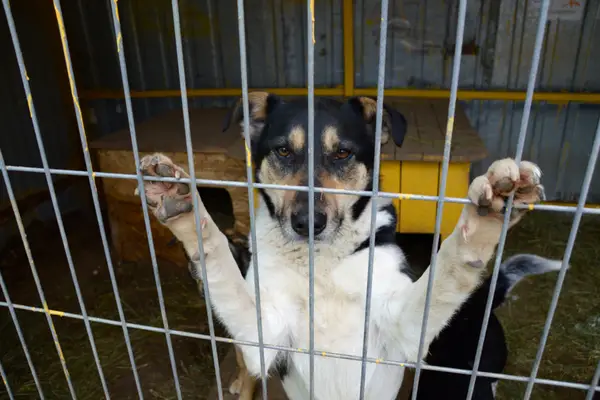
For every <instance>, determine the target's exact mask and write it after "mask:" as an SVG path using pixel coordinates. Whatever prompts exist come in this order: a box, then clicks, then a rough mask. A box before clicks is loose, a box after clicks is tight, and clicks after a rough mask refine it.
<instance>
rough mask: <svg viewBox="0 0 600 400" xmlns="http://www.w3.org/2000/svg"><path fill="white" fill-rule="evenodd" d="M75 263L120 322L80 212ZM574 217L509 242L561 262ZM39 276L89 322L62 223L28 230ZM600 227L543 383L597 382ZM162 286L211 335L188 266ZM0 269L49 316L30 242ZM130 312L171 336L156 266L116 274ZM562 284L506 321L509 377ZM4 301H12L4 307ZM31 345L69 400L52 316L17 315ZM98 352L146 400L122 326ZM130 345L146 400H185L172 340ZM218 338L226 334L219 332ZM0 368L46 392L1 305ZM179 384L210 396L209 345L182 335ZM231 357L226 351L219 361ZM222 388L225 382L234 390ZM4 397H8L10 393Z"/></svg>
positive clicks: (527, 298)
mask: <svg viewBox="0 0 600 400" xmlns="http://www.w3.org/2000/svg"><path fill="white" fill-rule="evenodd" d="M65 224H66V230H67V232H68V234H69V244H70V248H71V252H72V254H73V262H74V265H75V268H76V270H77V276H78V278H79V284H80V286H81V290H82V293H83V295H84V299H85V304H86V306H87V311H88V313H89V314H90V315H92V316H95V317H102V318H109V319H113V320H118V314H117V309H116V306H115V298H114V295H113V292H112V288H111V284H110V278H109V275H108V270H107V266H106V262H105V257H104V253H103V249H102V246H101V244H100V238H99V234H98V228H97V225H96V222H95V220H93V219H90V218H88V217H86V216H83V215H79V214H75V215H70V216H66V217H65ZM569 228H570V219H569V218H568V217H567V216H563V215H560V214H548V213H544V214H541V213H539V214H538V215H532V216H530V217H529V218H527V219H526V220H525V221H524V223H523V224H521V225H520V226H519V227H517V228H516V229H515V230H514V231H513V232H511V234H510V236H509V240H508V243H507V248H506V255H507V256H508V255H509V254H514V253H516V252H525V251H526V252H533V253H536V254H540V255H543V256H550V257H558V258H560V257H561V256H562V252H563V251H564V247H565V243H566V239H567V236H568V233H569ZM27 232H28V237H29V240H30V243H31V245H32V251H33V256H34V260H35V262H36V267H37V269H38V271H39V274H40V279H41V282H42V285H43V289H44V291H45V295H46V299H47V303H48V305H49V307H50V308H51V309H55V310H62V311H67V312H72V313H77V314H79V313H80V309H79V306H78V303H77V299H76V296H75V291H74V288H73V284H72V280H71V277H70V273H69V269H68V264H67V260H66V258H65V255H64V249H63V245H62V243H61V240H60V237H59V234H58V230H57V228H56V227H55V226H54V225H53V224H48V225H46V226H44V225H42V224H38V225H32V226H30V227H29V228H28V229H27ZM598 238H600V219H598V218H592V217H585V218H584V219H583V222H582V226H581V230H580V233H579V236H578V241H577V243H576V246H575V251H574V254H573V259H572V269H571V271H569V273H568V274H567V278H566V281H565V286H564V290H563V293H562V296H561V301H560V303H559V307H558V310H557V314H556V317H555V320H554V321H555V322H554V324H553V330H552V333H551V335H550V338H549V340H548V346H547V349H546V351H545V353H544V362H543V364H542V367H541V369H540V372H539V377H542V378H549V379H561V380H569V381H575V382H585V383H587V382H589V381H590V380H591V377H592V374H593V371H594V368H595V365H596V363H597V362H598V360H599V359H600V296H598V289H597V287H598V283H599V282H600V268H598V265H597V260H599V259H600V246H598V243H599V242H598V240H599V239H598ZM402 244H403V248H404V249H405V251H406V252H407V253H408V258H409V261H411V262H412V263H414V264H417V265H421V264H423V263H425V265H426V264H427V263H428V260H429V254H428V252H429V251H430V248H431V237H430V236H416V237H403V238H402ZM158 264H159V265H158V266H159V271H160V278H161V281H162V287H163V292H164V298H165V306H166V309H167V312H168V321H169V324H170V327H171V328H172V329H179V330H185V331H190V332H197V333H204V334H208V323H207V318H206V309H205V305H204V302H203V301H202V300H201V299H200V298H199V296H198V292H197V289H196V286H195V283H194V282H193V281H192V280H191V279H190V277H189V275H188V271H187V269H186V266H184V265H174V264H172V263H169V262H167V261H164V260H159V263H158ZM0 268H1V271H2V274H3V276H4V279H5V281H6V283H7V286H8V288H9V292H10V296H11V299H12V301H13V302H15V303H18V304H25V305H31V306H36V307H40V306H41V302H40V299H39V296H38V294H37V291H36V288H35V285H34V282H33V279H32V275H31V272H30V268H29V265H28V262H27V258H26V257H25V253H24V251H23V246H22V244H21V242H20V239H18V238H17V239H15V241H14V243H12V244H11V246H10V250H7V251H3V253H2V255H1V257H0ZM115 272H116V276H117V281H118V285H119V290H120V295H121V300H122V304H123V307H124V311H125V315H126V318H127V320H128V322H132V323H139V324H146V325H152V326H156V327H162V319H161V315H160V309H159V304H158V297H157V292H156V284H155V281H154V276H153V270H152V265H151V263H137V264H122V265H115ZM555 279H556V275H555V274H550V275H548V276H542V277H536V278H533V279H530V280H527V281H525V282H523V283H522V284H521V285H520V286H518V287H517V289H516V290H515V292H514V294H513V296H512V298H511V299H510V300H509V301H508V303H507V304H506V305H505V306H504V307H502V309H501V310H500V312H499V314H500V315H501V319H502V321H503V324H504V327H505V330H506V334H507V340H508V345H509V350H510V355H509V363H508V366H507V368H506V371H505V372H506V373H509V374H523V375H528V373H529V369H530V367H531V364H532V362H533V359H534V358H535V353H536V350H537V344H538V343H539V337H540V334H541V331H542V328H543V325H544V321H545V318H546V313H547V310H548V306H549V303H550V298H551V295H552V290H553V288H554V284H555ZM2 300H4V299H2ZM17 316H18V319H19V322H20V324H21V327H22V329H23V331H24V335H25V340H26V342H27V344H28V346H29V350H30V352H31V356H32V359H33V362H34V365H35V366H36V370H37V373H38V376H39V377H40V380H41V384H42V387H43V390H44V392H45V395H46V397H47V398H49V399H64V398H69V397H70V396H69V394H68V389H67V385H66V381H65V378H64V375H63V372H62V369H61V367H60V362H59V358H58V356H57V352H56V349H55V347H54V344H53V342H52V339H51V336H50V332H49V329H48V325H47V322H46V319H45V317H44V315H43V314H40V313H33V312H29V311H17ZM53 321H54V324H55V326H56V331H57V334H58V337H59V340H60V344H61V346H62V349H63V352H64V357H65V360H66V363H67V365H68V368H69V372H70V374H71V377H72V380H73V385H74V387H75V390H76V392H77V396H78V398H80V399H100V398H102V397H103V396H102V389H101V386H100V380H99V378H98V373H97V370H96V366H95V363H94V361H93V358H92V355H91V349H90V344H89V341H88V339H87V335H86V332H85V329H84V325H83V323H82V321H80V320H76V319H71V318H66V317H63V318H61V317H54V318H53ZM92 328H93V332H94V336H95V339H96V346H97V348H98V352H99V355H100V359H101V362H102V366H103V370H104V373H105V375H106V378H107V381H108V387H109V391H110V393H111V395H112V397H113V398H115V399H130V398H131V399H133V398H137V393H136V391H135V385H134V381H133V376H132V373H131V367H130V362H129V359H128V356H127V351H126V347H125V343H124V339H123V332H122V329H121V327H119V326H108V325H105V324H99V323H92ZM129 333H130V336H131V342H132V346H133V351H134V354H135V358H136V363H137V366H138V369H139V374H140V380H141V385H142V387H143V390H144V394H145V397H146V398H150V399H172V398H175V394H174V393H175V392H174V386H173V375H172V372H171V366H170V363H169V360H168V357H167V354H168V353H167V346H166V339H165V335H164V334H162V333H155V332H148V331H143V330H139V329H130V331H129ZM216 333H217V335H220V336H224V335H225V332H224V330H223V328H222V327H221V326H220V325H218V324H217V325H216ZM0 338H1V341H0V360H1V361H2V365H3V366H4V368H5V370H6V371H7V374H8V381H9V382H10V385H11V387H12V389H13V392H15V394H16V395H17V398H27V399H29V398H36V397H37V392H36V389H35V385H34V382H33V379H32V376H31V373H30V371H29V368H28V366H27V363H26V360H25V357H24V355H23V351H22V349H21V346H20V344H19V341H18V338H17V335H16V333H15V329H14V326H13V323H12V320H11V318H10V315H9V313H8V310H7V308H5V307H0ZM172 339H173V345H174V350H175V357H176V360H177V369H178V376H179V380H180V384H181V388H182V391H183V397H184V398H206V397H207V393H208V392H209V389H210V388H211V387H212V386H213V385H214V371H213V359H212V353H211V345H210V342H208V341H205V340H198V339H192V338H182V337H177V336H172ZM230 349H231V345H229V344H220V345H218V351H219V357H220V358H221V359H222V358H223V357H224V355H225V354H226V353H227V352H228V351H229V350H230ZM224 384H227V382H225V383H224ZM524 389H525V384H521V383H515V382H502V383H500V385H499V387H498V390H499V396H498V398H499V399H515V398H520V397H522V394H523V390H524ZM0 398H2V399H4V398H8V396H7V395H6V393H5V392H4V387H2V389H0ZM532 398H534V399H544V400H551V399H566V398H573V399H579V398H581V399H583V398H584V393H583V392H581V391H577V390H572V389H562V388H555V387H551V386H546V385H537V386H536V389H535V390H534V394H533V397H532Z"/></svg>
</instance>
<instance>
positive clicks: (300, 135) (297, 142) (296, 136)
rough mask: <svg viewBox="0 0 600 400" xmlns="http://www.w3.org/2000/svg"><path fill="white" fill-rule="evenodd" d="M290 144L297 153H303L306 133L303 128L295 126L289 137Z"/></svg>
mask: <svg viewBox="0 0 600 400" xmlns="http://www.w3.org/2000/svg"><path fill="white" fill-rule="evenodd" d="M289 138H290V144H291V146H292V148H293V149H294V150H295V151H301V150H302V149H303V148H304V138H305V132H304V129H303V128H302V127H301V126H295V127H293V128H292V131H291V132H290V135H289Z"/></svg>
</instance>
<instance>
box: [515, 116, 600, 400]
mask: <svg viewBox="0 0 600 400" xmlns="http://www.w3.org/2000/svg"><path fill="white" fill-rule="evenodd" d="M599 151H600V119H599V120H598V127H597V128H596V137H595V138H594V144H593V145H592V152H591V154H590V160H589V162H588V165H587V169H586V171H585V176H584V178H583V184H582V185H581V194H580V196H579V201H578V202H577V211H576V212H575V216H574V217H573V225H572V226H571V232H570V233H569V239H568V241H567V248H566V249H565V255H564V257H563V261H562V265H561V268H560V272H559V274H558V278H557V281H556V287H555V289H554V293H553V295H552V301H551V302H550V310H549V311H548V317H547V318H546V324H545V325H544V331H543V333H542V338H541V340H540V345H539V347H538V351H537V354H536V356H535V361H534V362H533V367H532V369H531V375H530V377H529V382H528V383H527V389H526V390H525V397H524V399H525V400H527V399H529V397H530V396H531V392H532V391H533V385H534V384H535V378H536V376H537V373H538V370H539V368H540V364H541V362H542V355H543V354H544V348H545V347H546V341H547V340H548V335H549V334H550V327H551V325H552V319H553V318H554V312H555V311H556V307H557V305H558V297H559V296H560V291H561V289H562V285H563V283H564V280H565V275H566V274H567V267H568V265H569V260H570V258H571V253H572V252H573V247H574V246H575V239H576V238H577V232H578V230H579V223H580V222H581V217H582V216H583V208H584V206H585V201H586V199H587V195H588V192H589V190H590V184H591V183H592V177H593V176H594V170H595V168H596V161H597V160H598V152H599Z"/></svg>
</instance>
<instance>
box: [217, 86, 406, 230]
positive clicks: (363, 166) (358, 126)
mask: <svg viewBox="0 0 600 400" xmlns="http://www.w3.org/2000/svg"><path fill="white" fill-rule="evenodd" d="M242 108H243V107H242V103H241V100H239V101H238V102H237V103H236V104H235V106H234V107H233V109H232V111H231V113H230V114H229V116H228V117H227V119H226V121H225V125H224V129H227V128H228V127H229V125H230V123H231V122H232V121H233V122H234V123H239V124H240V125H241V126H242V130H243V109H242ZM249 117H250V118H249V119H250V130H249V136H250V141H251V146H250V147H251V152H252V160H253V162H254V165H255V179H256V181H257V182H260V183H267V184H277V185H292V186H307V185H308V135H307V133H308V103H307V100H306V99H298V100H289V101H288V100H285V101H284V100H283V99H281V98H279V97H278V96H276V95H273V94H269V93H265V92H253V93H250V94H249ZM375 121H376V101H375V100H374V99H371V98H367V97H353V98H351V99H349V100H348V101H346V102H339V101H336V100H330V99H315V107H314V152H313V154H314V183H315V187H325V188H333V189H346V190H371V188H372V179H373V176H372V175H373V164H374V151H375ZM405 133H406V120H405V119H404V117H403V116H402V114H400V113H399V112H397V111H395V110H393V109H391V108H389V107H387V106H385V107H384V112H383V124H382V136H381V141H382V144H384V143H386V142H387V141H388V140H389V138H390V136H391V137H392V138H393V140H394V142H395V143H396V144H397V145H401V144H402V141H403V139H404V135H405ZM260 193H261V195H262V197H263V199H264V201H265V203H266V205H267V207H268V210H269V212H270V214H271V216H272V217H273V218H276V219H277V221H278V222H279V225H280V227H281V230H282V233H283V234H284V235H285V236H286V237H287V238H288V239H297V240H302V239H306V238H307V237H308V229H309V223H308V192H305V191H291V190H276V189H264V190H263V189H261V190H260ZM368 203H369V197H361V196H356V195H345V194H331V193H315V209H314V211H315V212H314V217H315V218H314V234H315V240H317V241H327V240H328V239H329V238H331V237H332V236H333V235H334V234H335V233H336V232H337V231H338V229H339V228H340V227H341V226H342V225H343V224H344V222H346V221H354V220H356V219H357V218H358V217H359V216H360V215H361V214H362V213H363V211H364V210H365V208H366V206H367V204H368Z"/></svg>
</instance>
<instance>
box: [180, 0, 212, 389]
mask: <svg viewBox="0 0 600 400" xmlns="http://www.w3.org/2000/svg"><path fill="white" fill-rule="evenodd" d="M171 6H172V9H173V29H174V30H175V47H176V50H177V69H178V72H179V87H180V90H181V105H182V108H183V126H184V132H185V147H186V153H187V158H188V170H189V174H190V178H191V180H192V185H191V186H192V188H196V187H197V186H196V168H195V167H194V149H193V147H192V134H191V129H190V111H189V107H188V97H187V83H186V78H185V72H186V71H185V64H184V62H183V56H184V54H183V44H182V41H181V22H180V19H179V4H178V0H173V1H172V3H171ZM192 202H193V204H194V222H195V224H196V236H197V240H198V254H199V256H200V264H201V266H202V285H203V290H204V294H205V296H204V298H205V305H206V314H207V318H208V330H209V333H210V345H211V350H212V356H213V364H214V369H215V380H216V382H217V389H218V395H219V399H222V398H223V385H222V383H221V368H220V365H219V354H218V352H217V342H216V340H215V326H214V320H213V315H212V307H211V305H210V291H209V286H208V278H207V275H206V274H207V272H206V261H205V258H204V251H203V250H202V249H204V244H203V241H202V224H201V223H200V211H199V210H200V208H199V202H198V196H195V195H192Z"/></svg>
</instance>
